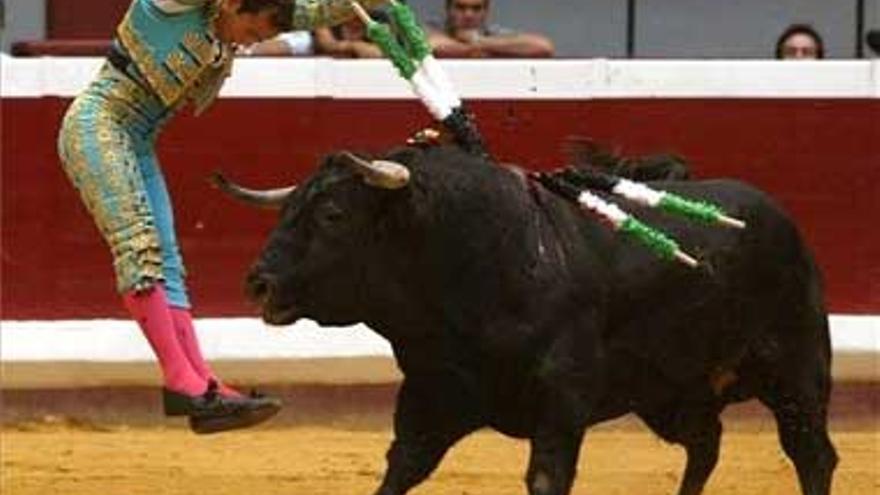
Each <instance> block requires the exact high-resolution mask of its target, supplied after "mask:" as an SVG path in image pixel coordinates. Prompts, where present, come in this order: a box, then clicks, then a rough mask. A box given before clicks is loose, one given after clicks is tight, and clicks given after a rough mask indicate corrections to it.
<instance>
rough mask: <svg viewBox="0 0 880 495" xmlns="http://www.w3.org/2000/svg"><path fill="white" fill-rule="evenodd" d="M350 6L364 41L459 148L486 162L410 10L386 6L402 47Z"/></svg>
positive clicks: (483, 150) (359, 8)
mask: <svg viewBox="0 0 880 495" xmlns="http://www.w3.org/2000/svg"><path fill="white" fill-rule="evenodd" d="M351 5H352V9H353V10H354V12H355V14H357V16H358V18H360V20H361V21H362V22H363V23H364V25H366V28H367V37H368V38H370V39H371V40H372V41H373V42H374V43H376V44H377V45H378V46H379V48H380V49H381V50H382V53H383V54H385V56H386V57H388V59H389V60H390V61H391V63H392V64H393V65H394V67H395V68H396V69H397V72H398V73H399V74H400V75H401V77H403V78H404V79H405V80H406V81H407V82H408V83H409V85H410V87H411V88H412V90H413V92H414V93H415V94H416V95H417V96H418V97H419V99H421V100H422V102H423V103H424V104H425V107H427V109H428V111H429V112H430V113H431V115H432V116H433V117H434V118H435V119H436V120H437V121H439V122H441V123H442V124H443V126H444V127H445V128H446V129H448V130H449V131H450V132H451V133H452V135H453V137H454V138H455V140H456V142H457V143H458V144H459V146H461V147H462V148H464V149H465V150H466V151H468V152H470V153H473V154H475V155H478V156H481V157H484V158H487V159H488V158H489V153H488V152H487V150H486V146H485V144H484V142H483V138H482V135H481V134H480V131H479V129H477V126H476V123H475V122H474V119H473V117H472V116H471V115H470V113H469V112H467V111H466V110H465V108H464V105H463V104H462V102H461V99H460V98H459V97H458V94H457V93H456V91H455V89H454V88H453V86H452V82H451V81H450V79H449V77H448V76H447V74H446V71H444V70H443V67H442V66H441V65H440V63H439V62H437V59H436V58H434V55H433V54H432V53H431V46H430V45H429V44H428V38H427V36H426V35H425V31H424V30H423V29H422V27H421V25H419V22H418V21H417V20H416V16H415V13H414V12H413V11H412V9H411V8H410V7H409V6H408V5H406V4H403V3H400V2H397V1H395V0H391V1H390V2H389V14H390V16H391V19H392V20H393V21H394V24H395V25H396V27H397V29H398V30H399V32H400V35H401V37H402V38H403V41H404V43H403V44H401V43H400V42H399V41H398V40H397V38H396V37H395V35H394V33H393V32H392V31H391V28H390V27H389V26H387V25H385V24H382V23H379V22H376V21H375V20H373V19H372V18H371V17H370V15H369V13H367V11H366V10H365V9H364V8H363V7H362V6H361V5H360V4H359V3H358V2H356V1H354V0H352V2H351Z"/></svg>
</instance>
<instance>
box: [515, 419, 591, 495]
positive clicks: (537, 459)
mask: <svg viewBox="0 0 880 495" xmlns="http://www.w3.org/2000/svg"><path fill="white" fill-rule="evenodd" d="M583 437H584V430H583V429H573V430H567V429H563V428H550V429H547V430H546V431H542V432H539V433H538V434H537V435H536V436H535V438H533V439H532V445H531V446H532V452H531V457H530V458H529V468H528V471H527V472H526V486H527V488H528V491H529V495H567V494H568V493H569V492H571V485H572V483H573V482H574V478H575V475H576V474H577V462H578V456H579V454H580V447H581V441H582V440H583Z"/></svg>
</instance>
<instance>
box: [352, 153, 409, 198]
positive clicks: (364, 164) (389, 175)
mask: <svg viewBox="0 0 880 495" xmlns="http://www.w3.org/2000/svg"><path fill="white" fill-rule="evenodd" d="M339 159H340V160H342V162H343V163H344V164H346V165H347V166H349V167H351V168H352V169H354V170H355V171H356V172H357V173H358V174H360V175H361V176H362V177H363V178H364V182H365V183H367V184H369V185H371V186H374V187H380V188H382V189H400V188H402V187H406V185H407V184H409V169H408V168H406V167H405V166H403V165H401V164H399V163H397V162H392V161H387V160H372V161H367V160H364V159H363V158H361V157H359V156H356V155H355V154H353V153H350V152H348V151H343V152H341V153H339Z"/></svg>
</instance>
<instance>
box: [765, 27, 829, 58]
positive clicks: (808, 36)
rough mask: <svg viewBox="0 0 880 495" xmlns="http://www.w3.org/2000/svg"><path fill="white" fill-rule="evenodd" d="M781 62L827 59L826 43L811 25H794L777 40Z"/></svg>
mask: <svg viewBox="0 0 880 495" xmlns="http://www.w3.org/2000/svg"><path fill="white" fill-rule="evenodd" d="M776 58H777V59H779V60H819V59H823V58H825V43H824V42H823V41H822V36H820V35H819V32H818V31H816V29H815V28H814V27H813V26H811V25H809V24H792V25H790V26H788V27H787V28H785V30H784V31H782V34H780V35H779V38H778V39H777V40H776Z"/></svg>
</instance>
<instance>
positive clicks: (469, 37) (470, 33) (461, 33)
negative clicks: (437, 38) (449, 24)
mask: <svg viewBox="0 0 880 495" xmlns="http://www.w3.org/2000/svg"><path fill="white" fill-rule="evenodd" d="M452 36H453V38H455V39H456V40H458V41H460V42H462V43H467V44H469V45H472V44H474V43H476V42H477V41H479V39H480V30H479V29H459V30H456V31H455V32H454V33H453V35H452Z"/></svg>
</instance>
